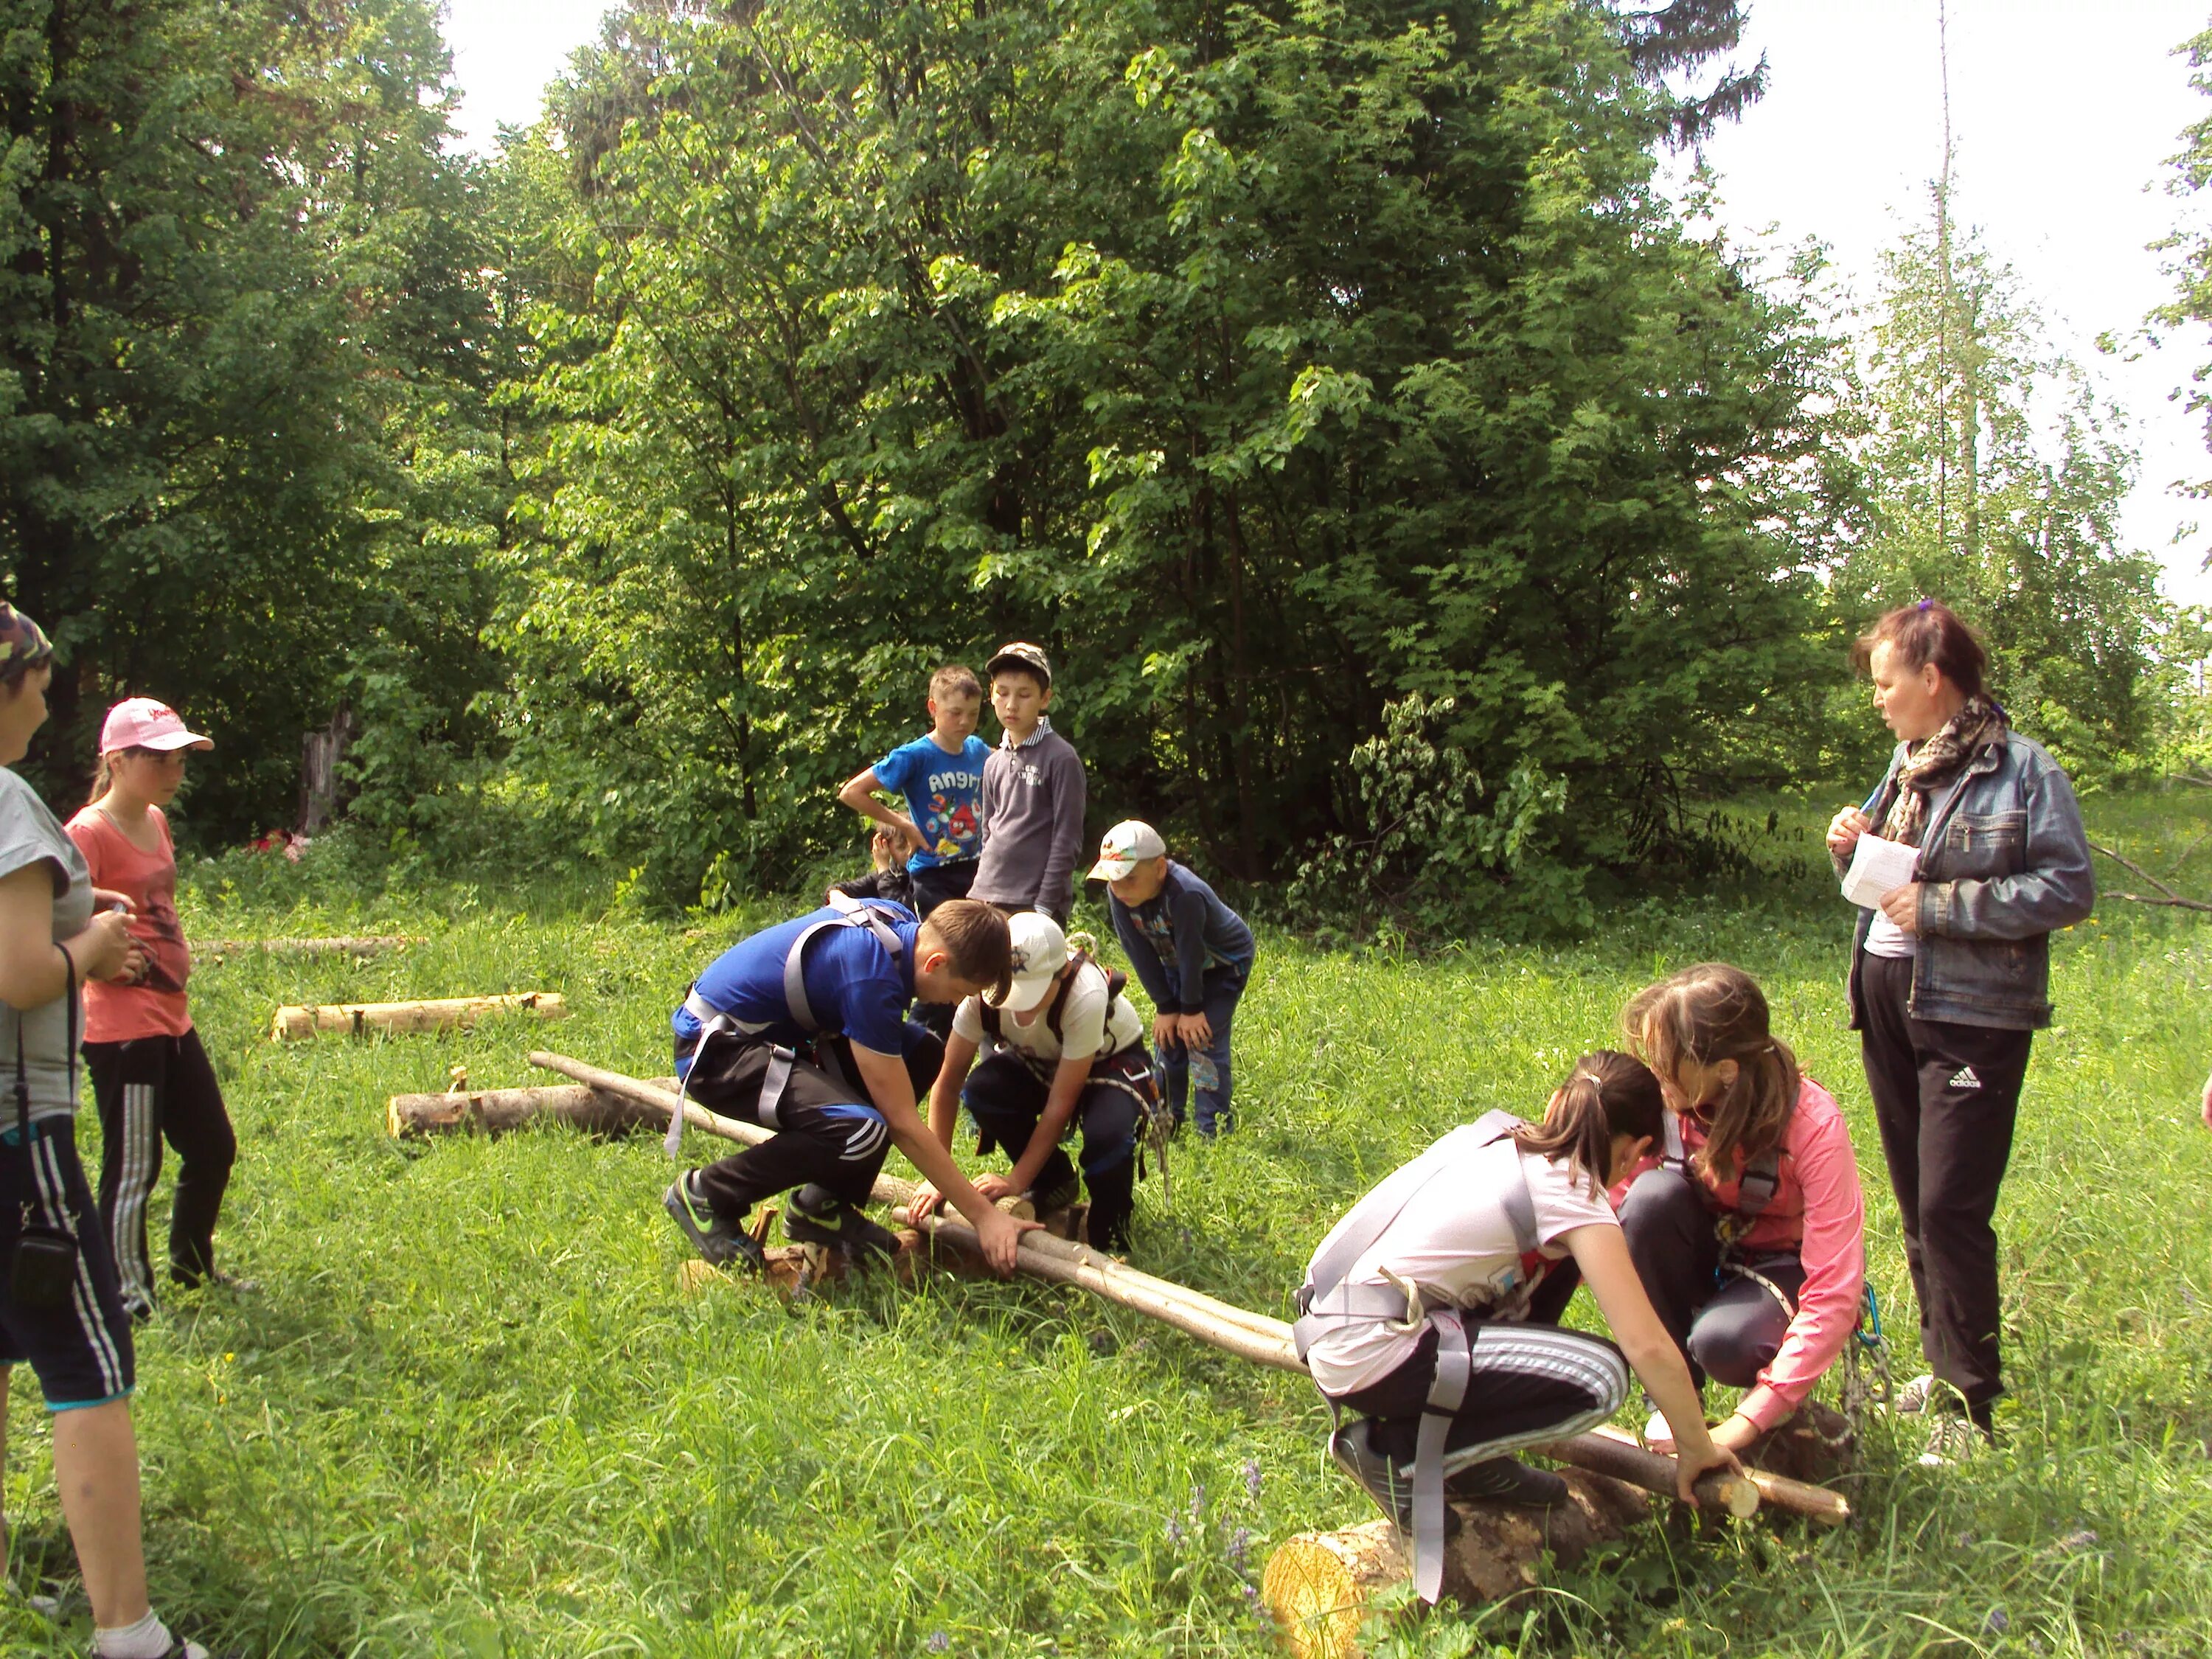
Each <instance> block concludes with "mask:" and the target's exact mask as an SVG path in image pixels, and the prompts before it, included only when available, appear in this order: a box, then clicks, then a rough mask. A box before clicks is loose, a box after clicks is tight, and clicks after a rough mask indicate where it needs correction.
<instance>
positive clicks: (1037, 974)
mask: <svg viewBox="0 0 2212 1659" xmlns="http://www.w3.org/2000/svg"><path fill="white" fill-rule="evenodd" d="M1006 933H1007V934H1008V935H1009V937H1010V938H1011V939H1012V944H1013V947H1014V951H1013V957H1014V963H1013V973H1012V977H1011V978H1009V979H1008V981H1006V995H1004V996H1003V997H994V996H991V995H990V994H985V996H984V999H983V1000H985V1001H986V1002H987V1003H989V1004H990V1005H991V1006H993V1007H994V1008H999V1009H1003V1010H1004V1011H1006V1012H1007V1013H1011V1014H1025V1013H1027V1012H1029V1011H1030V1009H1032V1008H1034V1007H1036V1006H1037V1004H1039V1003H1040V1002H1042V1001H1043V1000H1045V997H1046V996H1047V995H1048V994H1049V993H1050V992H1051V990H1052V983H1053V981H1054V980H1055V979H1058V978H1059V977H1060V969H1063V968H1065V967H1066V966H1067V935H1066V934H1065V933H1061V932H1060V924H1059V923H1058V922H1056V921H1054V920H1053V919H1052V918H1051V917H1050V916H1048V915H1042V913H1040V912H1038V911H1036V910H1024V911H1022V912H1020V913H1019V914H1018V915H1011V916H1008V917H1007V918H1006Z"/></svg>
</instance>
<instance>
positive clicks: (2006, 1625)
mask: <svg viewBox="0 0 2212 1659" xmlns="http://www.w3.org/2000/svg"><path fill="white" fill-rule="evenodd" d="M1982 1628H1983V1629H1984V1630H1985V1631H1987V1632H1989V1633H1990V1635H1992V1636H2002V1635H2003V1634H2004V1633H2005V1632H2007V1631H2008V1630H2010V1629H2011V1628H2012V1620H2010V1619H2008V1618H2007V1617H2006V1616H2005V1610H2004V1609H2003V1608H2002V1607H1991V1608H1990V1616H1989V1617H1988V1618H1986V1619H1984V1620H1982Z"/></svg>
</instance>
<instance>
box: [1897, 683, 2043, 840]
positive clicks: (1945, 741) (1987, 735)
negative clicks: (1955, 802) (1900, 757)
mask: <svg viewBox="0 0 2212 1659" xmlns="http://www.w3.org/2000/svg"><path fill="white" fill-rule="evenodd" d="M2011 724H2012V723H2011V721H2009V720H2007V719H2006V718H2005V712H2004V710H2003V709H2002V708H1998V707H1997V706H1996V704H1995V703H1993V702H1990V700H1989V699H1988V698H1987V697H1969V698H1967V699H1966V707H1965V708H1961V709H1960V711H1959V712H1958V713H1957V714H1954V715H1952V716H1951V718H1950V719H1949V720H1946V721H1944V722H1943V729H1942V731H1940V732H1936V735H1935V736H1934V737H1932V738H1926V739H1924V740H1923V741H1922V743H1921V744H1920V746H1919V747H1918V748H1917V749H1915V750H1911V752H1910V753H1908V754H1907V755H1906V756H1905V764H1904V765H1902V766H1900V767H1899V768H1898V769H1897V798H1896V799H1894V800H1893V801H1892V802H1890V805H1889V816H1888V817H1886V818H1884V819H1883V820H1882V825H1881V834H1882V839H1883V840H1885V841H1901V842H1904V843H1905V845H1906V846H1908V847H1917V846H1919V845H1920V837H1921V836H1922V835H1923V833H1924V832H1925V831H1926V829H1927V828H1928V797H1929V795H1930V794H1931V793H1934V792H1935V791H1936V790H1937V789H1939V788H1941V787H1942V786H1943V785H1945V784H1947V783H1948V782H1950V781H1951V780H1952V779H1953V778H1954V777H1956V776H1957V775H1958V773H1959V769H1960V767H1962V766H1964V765H1965V764H1966V763H1967V762H1968V761H1970V760H1972V759H1973V757H1975V756H1976V755H1978V754H1979V753H1980V752H1981V750H1983V749H1984V748H1986V747H1987V746H1988V745H1989V744H1992V743H2002V742H2003V741H2004V737H2005V733H2006V732H2007V731H2008V730H2009V729H2010V728H2011Z"/></svg>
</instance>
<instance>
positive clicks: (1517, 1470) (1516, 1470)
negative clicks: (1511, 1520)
mask: <svg viewBox="0 0 2212 1659" xmlns="http://www.w3.org/2000/svg"><path fill="white" fill-rule="evenodd" d="M1444 1495H1445V1496H1446V1497H1447V1498H1481V1499H1483V1500H1485V1501H1486V1502H1488V1503H1492V1504H1522V1505H1523V1506H1524V1507H1526V1508H1528V1509H1532V1510H1548V1509H1550V1508H1552V1507H1553V1506H1554V1505H1555V1504H1564V1503H1565V1502H1566V1501H1567V1483H1566V1482H1565V1480H1561V1479H1560V1478H1559V1476H1558V1475H1556V1474H1553V1473H1552V1472H1551V1470H1549V1469H1532V1468H1529V1467H1528V1465H1527V1464H1526V1463H1522V1462H1518V1461H1516V1459H1514V1458H1510V1457H1492V1458H1487V1459H1486V1460H1484V1461H1483V1462H1480V1463H1470V1464H1469V1465H1468V1467H1467V1468H1463V1469H1455V1470H1454V1471H1453V1472H1452V1473H1451V1474H1447V1475H1446V1476H1445V1477H1444Z"/></svg>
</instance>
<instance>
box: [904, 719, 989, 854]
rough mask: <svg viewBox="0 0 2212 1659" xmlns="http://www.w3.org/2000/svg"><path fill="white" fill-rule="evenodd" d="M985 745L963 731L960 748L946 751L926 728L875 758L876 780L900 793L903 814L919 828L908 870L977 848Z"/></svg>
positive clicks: (980, 831) (980, 833) (979, 846)
mask: <svg viewBox="0 0 2212 1659" xmlns="http://www.w3.org/2000/svg"><path fill="white" fill-rule="evenodd" d="M990 758H991V745H990V744H987V743H986V742H984V741H983V739H982V738H979V737H976V736H975V734H974V733H972V732H971V733H969V738H968V741H967V742H965V743H964V744H961V745H960V752H959V753H958V754H957V755H948V754H946V753H945V751H944V750H942V749H939V747H938V746H937V739H936V738H933V737H929V736H927V734H925V735H923V736H921V737H919V738H915V740H914V741H913V742H912V743H902V744H900V745H899V746H898V747H897V748H896V749H894V750H891V752H890V754H888V755H886V756H884V757H883V758H882V759H881V760H879V761H878V762H877V763H876V781H877V782H878V783H880V784H882V785H883V787H884V788H886V789H889V790H891V791H893V792H894V793H897V794H902V795H904V796H905V797H906V811H907V816H908V817H910V818H912V819H913V820H914V827H915V829H919V830H921V838H922V841H923V842H924V843H925V844H924V846H923V848H922V850H921V852H919V853H916V854H914V856H913V857H911V858H909V859H908V860H907V861H906V867H907V868H908V869H909V870H927V869H928V868H930V867H931V866H933V865H939V864H958V863H960V862H962V861H963V860H968V859H972V858H977V857H980V856H981V854H982V851H983V763H984V762H985V761H987V760H988V759H990Z"/></svg>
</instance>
